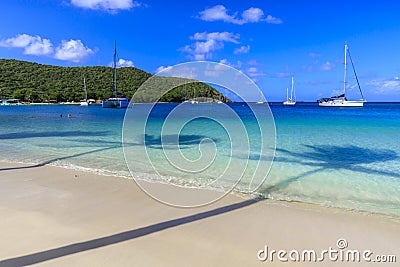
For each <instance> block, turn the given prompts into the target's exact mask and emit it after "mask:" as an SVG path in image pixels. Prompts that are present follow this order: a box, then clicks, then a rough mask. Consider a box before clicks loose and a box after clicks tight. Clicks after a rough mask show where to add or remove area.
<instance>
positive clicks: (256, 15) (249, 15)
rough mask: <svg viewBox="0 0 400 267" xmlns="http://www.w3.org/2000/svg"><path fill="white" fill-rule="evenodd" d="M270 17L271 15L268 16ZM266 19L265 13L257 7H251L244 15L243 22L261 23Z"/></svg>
mask: <svg viewBox="0 0 400 267" xmlns="http://www.w3.org/2000/svg"><path fill="white" fill-rule="evenodd" d="M268 16H270V15H268ZM263 17H264V11H262V9H260V8H257V7H251V8H249V9H247V10H245V11H243V13H242V21H243V22H244V23H247V22H259V21H261V20H262V18H263Z"/></svg>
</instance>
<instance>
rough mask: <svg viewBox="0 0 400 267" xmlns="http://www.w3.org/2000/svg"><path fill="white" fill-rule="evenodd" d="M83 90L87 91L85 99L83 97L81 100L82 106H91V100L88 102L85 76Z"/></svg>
mask: <svg viewBox="0 0 400 267" xmlns="http://www.w3.org/2000/svg"><path fill="white" fill-rule="evenodd" d="M83 91H84V92H85V99H83V100H82V101H81V106H82V107H87V106H89V102H88V99H87V91H86V79H85V77H83Z"/></svg>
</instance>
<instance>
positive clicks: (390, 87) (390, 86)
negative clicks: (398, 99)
mask: <svg viewBox="0 0 400 267" xmlns="http://www.w3.org/2000/svg"><path fill="white" fill-rule="evenodd" d="M366 85H369V86H371V87H372V88H373V89H372V92H373V93H375V94H393V93H400V79H399V77H394V78H390V79H382V80H372V81H370V82H368V83H366Z"/></svg>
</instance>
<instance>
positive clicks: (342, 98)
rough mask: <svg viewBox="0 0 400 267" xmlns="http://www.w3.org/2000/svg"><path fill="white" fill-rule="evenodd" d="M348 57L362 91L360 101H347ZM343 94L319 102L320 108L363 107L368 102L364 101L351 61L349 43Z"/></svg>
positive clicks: (345, 52) (345, 61)
mask: <svg viewBox="0 0 400 267" xmlns="http://www.w3.org/2000/svg"><path fill="white" fill-rule="evenodd" d="M347 55H349V59H350V62H351V66H352V68H353V72H354V76H355V77H356V81H357V85H358V89H359V90H360V94H361V99H360V100H347V98H346V88H347V81H346V78H347ZM343 91H344V92H343V94H341V95H337V96H332V97H330V98H322V99H320V100H318V104H319V106H320V107H363V106H364V103H365V102H367V101H366V100H365V99H364V95H363V93H362V90H361V86H360V83H359V81H358V78H357V74H356V70H355V68H354V64H353V60H352V59H351V55H350V50H349V47H348V46H347V43H345V44H344V83H343Z"/></svg>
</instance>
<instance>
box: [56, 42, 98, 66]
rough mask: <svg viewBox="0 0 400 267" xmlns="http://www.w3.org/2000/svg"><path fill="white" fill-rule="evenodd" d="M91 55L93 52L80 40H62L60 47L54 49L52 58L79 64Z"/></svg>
mask: <svg viewBox="0 0 400 267" xmlns="http://www.w3.org/2000/svg"><path fill="white" fill-rule="evenodd" d="M93 53H94V52H93V50H92V49H90V48H88V47H86V46H84V45H83V43H82V41H81V40H69V41H66V40H62V42H61V45H59V46H58V47H57V48H56V53H55V55H54V58H56V59H60V60H67V61H72V62H79V61H81V60H82V59H84V58H86V57H88V56H89V55H91V54H93Z"/></svg>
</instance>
